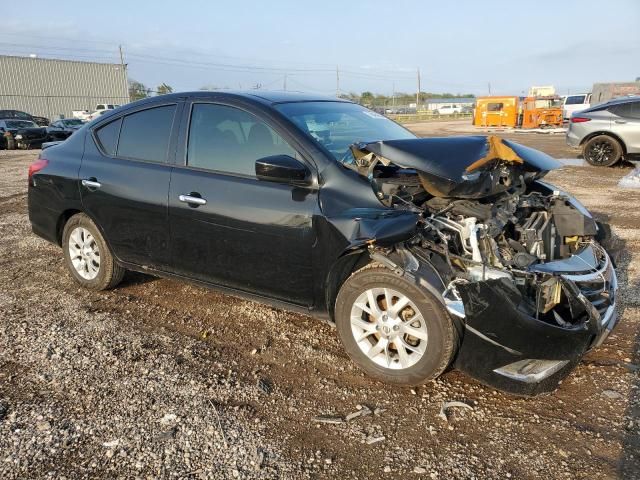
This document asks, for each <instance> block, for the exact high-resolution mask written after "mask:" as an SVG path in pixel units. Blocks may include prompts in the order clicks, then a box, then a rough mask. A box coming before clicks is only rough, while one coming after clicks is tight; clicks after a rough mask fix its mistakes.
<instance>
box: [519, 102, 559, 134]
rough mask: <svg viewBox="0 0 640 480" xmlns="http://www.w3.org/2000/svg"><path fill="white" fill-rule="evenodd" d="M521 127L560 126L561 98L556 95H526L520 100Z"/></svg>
mask: <svg viewBox="0 0 640 480" xmlns="http://www.w3.org/2000/svg"><path fill="white" fill-rule="evenodd" d="M520 126H521V127H522V128H548V127H550V128H553V127H561V126H562V99H561V98H560V97H558V96H557V95H549V96H546V97H526V98H525V99H524V100H523V101H522V123H521V125H520Z"/></svg>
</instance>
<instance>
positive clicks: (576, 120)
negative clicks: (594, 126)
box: [571, 117, 591, 123]
mask: <svg viewBox="0 0 640 480" xmlns="http://www.w3.org/2000/svg"><path fill="white" fill-rule="evenodd" d="M590 121H591V119H590V118H587V117H571V123H583V122H590Z"/></svg>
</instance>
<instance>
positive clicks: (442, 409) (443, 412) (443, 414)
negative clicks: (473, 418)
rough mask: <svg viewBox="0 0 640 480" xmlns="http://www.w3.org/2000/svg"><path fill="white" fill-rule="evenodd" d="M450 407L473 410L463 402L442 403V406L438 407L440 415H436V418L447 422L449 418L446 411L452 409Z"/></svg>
mask: <svg viewBox="0 0 640 480" xmlns="http://www.w3.org/2000/svg"><path fill="white" fill-rule="evenodd" d="M452 407H460V408H466V409H468V410H473V407H472V406H471V405H467V404H466V403H464V402H455V401H454V402H444V403H443V404H442V406H441V407H440V413H438V417H440V418H441V419H443V420H444V421H446V422H448V421H449V418H448V417H447V409H449V408H452Z"/></svg>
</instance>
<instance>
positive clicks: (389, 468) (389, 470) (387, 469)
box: [383, 465, 391, 473]
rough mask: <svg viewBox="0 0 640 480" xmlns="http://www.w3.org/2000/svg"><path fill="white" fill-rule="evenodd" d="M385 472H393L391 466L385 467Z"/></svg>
mask: <svg viewBox="0 0 640 480" xmlns="http://www.w3.org/2000/svg"><path fill="white" fill-rule="evenodd" d="M383 471H384V473H390V472H391V467H390V466H389V465H385V466H384V469H383Z"/></svg>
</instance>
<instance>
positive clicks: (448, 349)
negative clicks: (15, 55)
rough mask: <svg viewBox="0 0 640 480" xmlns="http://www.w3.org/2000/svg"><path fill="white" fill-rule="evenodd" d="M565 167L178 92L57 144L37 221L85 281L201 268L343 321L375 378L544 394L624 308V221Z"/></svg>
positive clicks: (380, 122)
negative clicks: (589, 205) (605, 213)
mask: <svg viewBox="0 0 640 480" xmlns="http://www.w3.org/2000/svg"><path fill="white" fill-rule="evenodd" d="M318 132H320V133H318ZM560 166H561V164H560V163H559V162H558V161H556V160H555V159H553V158H551V157H549V156H547V155H545V154H544V153H541V152H539V151H536V150H533V149H531V148H528V147H524V146H522V145H519V144H517V143H514V142H510V141H506V140H501V139H499V138H498V137H480V136H472V137H451V138H417V137H416V136H415V135H414V134H412V133H411V132H409V131H408V130H406V129H404V128H403V127H402V126H400V125H398V124H396V123H395V122H393V121H391V120H389V119H387V118H385V117H384V116H382V115H380V114H378V113H375V112H373V111H371V110H368V109H366V108H364V107H362V106H360V105H357V104H354V103H351V102H348V101H343V100H340V99H335V98H318V97H315V96H309V95H304V94H293V93H290V92H289V93H287V92H285V93H276V92H255V93H237V94H236V93H230V92H204V91H203V92H194V93H180V94H169V95H162V96H159V97H154V98H150V99H145V100H141V101H138V102H135V103H132V104H130V105H127V106H125V107H123V108H121V109H119V110H115V111H112V112H110V113H107V114H105V115H103V116H102V117H101V118H100V119H97V120H96V121H94V122H93V123H92V124H90V125H87V127H86V128H83V129H81V130H79V131H78V132H77V133H75V134H74V135H72V136H71V137H69V138H68V139H67V140H66V141H64V142H62V143H60V144H57V145H54V146H51V147H49V148H47V149H46V150H43V151H42V152H41V154H40V157H39V159H38V160H37V161H36V162H35V163H33V164H32V165H31V166H30V168H29V175H28V176H29V194H28V198H29V219H30V221H31V225H32V228H33V231H34V232H35V233H36V234H38V235H40V236H42V237H44V238H45V239H47V240H49V241H51V242H53V243H55V244H57V245H59V246H61V247H62V251H63V254H64V261H65V264H66V266H67V267H68V270H69V272H70V275H71V276H72V277H73V278H74V279H75V281H77V282H78V283H79V284H80V285H82V286H84V287H87V288H91V289H95V290H103V289H107V288H112V287H115V286H116V285H117V284H118V283H119V282H120V281H121V280H122V278H123V275H124V273H125V270H126V269H130V270H137V271H142V272H147V273H152V274H155V275H159V276H166V277H172V278H176V279H182V280H188V281H192V282H195V283H198V284H201V285H206V286H211V287H214V288H219V289H222V290H223V291H226V292H230V293H233V294H235V295H240V296H244V297H247V298H251V299H254V300H257V301H260V302H265V303H270V304H273V305H278V306H281V307H283V308H287V309H292V310H298V311H303V312H306V313H308V314H309V313H310V314H312V315H315V316H318V317H321V318H326V319H330V320H331V321H333V322H335V324H336V327H337V333H338V336H339V337H340V339H341V341H342V344H343V345H344V348H345V350H346V351H347V353H348V354H349V356H350V357H351V358H352V359H353V361H354V362H356V363H357V364H358V365H359V366H360V367H361V368H362V369H363V370H364V371H366V372H367V373H368V374H369V375H371V376H372V377H374V378H376V379H379V380H382V381H385V382H388V383H392V384H400V385H415V384H420V383H423V382H425V381H427V380H429V379H432V378H435V377H437V376H438V375H440V374H441V373H442V372H443V371H444V370H445V369H446V368H447V367H448V366H449V365H453V366H454V367H456V368H458V369H460V370H462V371H464V372H466V373H467V374H469V375H471V376H473V377H475V378H477V379H479V380H481V381H482V382H485V383H487V384H489V385H491V386H493V387H495V388H498V389H501V390H504V391H508V392H514V393H518V394H525V395H531V394H535V393H539V392H543V391H549V390H553V389H554V388H556V386H557V385H558V382H559V381H560V380H561V379H563V378H564V377H565V376H566V375H567V374H568V373H569V371H570V370H571V369H572V368H573V367H574V366H575V365H576V364H577V363H578V362H579V360H580V358H581V357H582V355H583V354H584V353H585V351H587V350H588V349H590V348H592V347H595V346H598V345H600V344H601V343H602V342H603V341H604V339H605V338H606V337H607V335H608V333H609V332H610V331H611V330H612V329H613V327H614V326H615V325H616V322H617V318H616V313H615V312H616V300H617V297H616V291H617V282H616V273H615V270H614V267H613V263H612V261H611V260H610V259H609V255H608V254H607V251H606V250H605V248H603V246H602V245H607V232H609V231H610V230H609V229H608V228H607V227H606V225H603V224H598V223H597V222H596V221H595V220H594V218H593V217H592V216H591V214H590V213H589V212H588V211H587V210H586V209H585V208H584V207H583V206H582V205H581V204H580V203H579V202H578V201H577V200H576V199H575V198H574V197H572V196H571V195H569V194H568V193H565V192H562V191H561V190H560V189H559V188H557V187H555V186H553V185H551V184H548V183H545V182H544V181H543V180H542V177H543V176H544V175H545V174H546V173H547V172H548V171H549V170H552V169H554V168H558V167H560ZM61 192H64V194H61ZM230 325H232V323H231V324H230ZM282 329H286V325H282ZM267 333H268V332H259V331H256V332H255V334H256V336H259V335H267Z"/></svg>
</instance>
